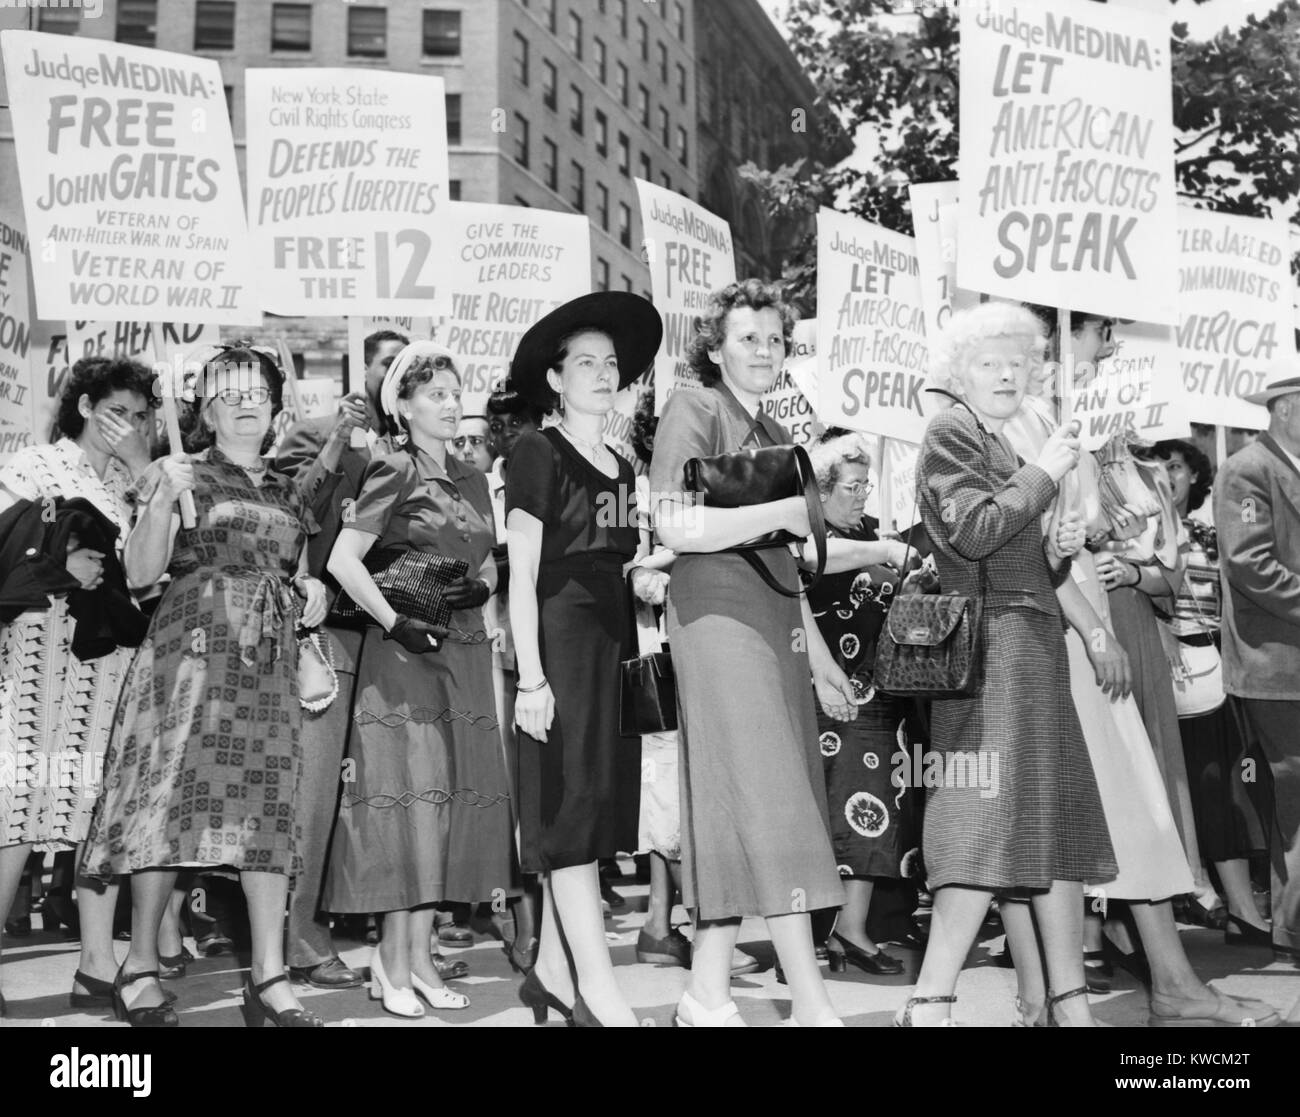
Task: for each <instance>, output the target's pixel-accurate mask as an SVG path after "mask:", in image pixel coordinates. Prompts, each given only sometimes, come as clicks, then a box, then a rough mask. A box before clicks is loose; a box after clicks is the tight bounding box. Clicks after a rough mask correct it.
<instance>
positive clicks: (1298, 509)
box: [1214, 357, 1300, 1019]
mask: <svg viewBox="0 0 1300 1117" xmlns="http://www.w3.org/2000/svg"><path fill="white" fill-rule="evenodd" d="M1286 364H1287V366H1288V367H1284V368H1282V369H1280V370H1279V375H1278V378H1277V379H1275V380H1274V381H1273V382H1272V383H1270V384H1269V385H1268V387H1267V388H1266V389H1265V390H1264V391H1262V392H1260V393H1258V394H1256V395H1253V396H1247V397H1246V398H1247V399H1248V400H1250V402H1252V403H1258V404H1263V405H1264V406H1266V407H1267V408H1268V411H1269V426H1268V430H1267V431H1265V432H1264V433H1262V434H1261V435H1260V436H1259V438H1258V439H1257V440H1256V441H1254V442H1253V443H1251V444H1250V445H1248V446H1246V447H1244V448H1243V449H1241V450H1240V451H1238V452H1237V453H1236V454H1234V455H1233V456H1232V457H1231V458H1229V459H1228V460H1227V462H1225V463H1224V464H1223V466H1222V468H1221V469H1220V470H1219V476H1218V480H1217V482H1216V483H1215V486H1214V519H1215V523H1216V525H1217V526H1218V530H1219V554H1220V566H1219V568H1220V572H1221V576H1222V580H1223V680H1224V685H1225V689H1226V690H1227V692H1228V694H1230V695H1232V699H1231V701H1232V702H1233V705H1234V709H1235V711H1236V715H1237V719H1238V723H1239V724H1240V726H1241V729H1242V735H1243V737H1244V738H1245V740H1246V744H1247V748H1248V750H1249V751H1250V752H1251V753H1252V754H1254V755H1257V756H1262V757H1264V758H1265V759H1266V760H1267V762H1268V767H1269V770H1270V772H1271V775H1272V782H1273V817H1272V819H1265V820H1264V822H1265V825H1266V827H1267V828H1268V829H1269V831H1270V843H1269V844H1270V857H1271V860H1272V866H1273V951H1274V954H1275V956H1276V957H1277V958H1279V959H1282V960H1288V961H1291V962H1294V963H1296V964H1298V965H1300V730H1297V726H1300V360H1297V359H1296V358H1294V357H1292V358H1291V359H1290V360H1289V361H1288V362H1287V363H1286ZM1298 1010H1300V1005H1297V1009H1296V1010H1293V1011H1292V1018H1293V1019H1295V1018H1296V1017H1297V1011H1298Z"/></svg>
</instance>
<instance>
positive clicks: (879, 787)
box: [808, 434, 915, 974]
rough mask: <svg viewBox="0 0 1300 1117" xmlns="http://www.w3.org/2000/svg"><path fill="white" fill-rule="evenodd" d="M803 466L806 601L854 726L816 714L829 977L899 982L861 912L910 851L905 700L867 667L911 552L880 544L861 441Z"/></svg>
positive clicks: (844, 443) (823, 452)
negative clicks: (807, 488) (829, 872)
mask: <svg viewBox="0 0 1300 1117" xmlns="http://www.w3.org/2000/svg"><path fill="white" fill-rule="evenodd" d="M809 456H810V457H811V459H812V464H813V471H814V473H815V474H816V477H817V489H818V492H819V493H820V494H821V499H822V511H823V513H824V515H825V517H826V537H827V552H828V555H827V571H828V573H827V574H826V576H825V577H823V578H822V580H821V581H820V582H818V583H817V585H816V586H814V587H812V589H810V590H809V591H808V604H809V605H810V606H811V608H812V614H813V617H814V618H815V619H816V621H817V628H818V630H819V631H820V632H821V634H822V639H823V640H825V641H826V647H827V649H828V650H829V651H830V653H831V655H832V656H833V657H834V659H835V662H836V663H837V664H839V666H840V668H841V669H842V670H843V671H844V673H845V675H847V676H848V678H849V681H850V682H851V683H852V685H853V690H854V695H855V702H856V703H857V706H858V716H857V718H856V719H855V720H853V721H848V722H842V721H835V720H833V719H831V718H829V717H827V716H826V714H825V712H824V711H821V710H819V711H818V713H817V732H818V744H819V746H820V748H821V755H822V768H823V771H824V772H825V774H826V804H827V807H828V809H829V811H830V820H831V842H832V846H833V848H834V850H835V863H836V866H837V867H838V869H839V873H840V878H841V879H842V880H843V883H844V893H845V901H844V907H843V908H841V909H840V914H839V918H838V920H837V921H836V924H835V930H834V931H833V932H832V933H831V939H832V943H831V944H830V946H829V954H830V966H831V970H832V972H835V973H842V972H843V971H844V970H845V969H846V968H847V967H848V966H849V965H853V966H856V967H857V968H858V969H860V970H862V971H863V972H864V973H869V974H899V973H902V972H903V963H902V962H900V961H899V960H898V959H897V958H895V957H893V956H892V955H891V954H889V953H888V952H886V951H884V950H882V949H880V948H879V947H878V946H876V944H875V943H874V942H872V941H871V937H870V936H869V935H868V934H867V910H868V908H869V907H870V905H871V894H872V889H873V887H874V884H875V881H876V880H877V879H884V880H897V879H898V877H899V876H900V875H901V872H900V870H901V865H902V860H903V855H904V853H906V852H907V850H908V848H909V847H910V846H911V844H912V831H913V828H914V826H915V819H914V816H913V791H912V788H911V787H910V786H908V785H907V784H906V783H903V784H902V785H901V786H897V787H896V786H895V785H894V782H893V773H894V772H895V771H897V770H898V768H897V765H896V764H895V763H894V761H895V756H896V754H898V753H899V752H900V751H901V752H902V754H903V755H904V756H906V750H905V749H904V747H903V746H902V745H900V744H899V736H898V731H899V728H900V727H901V726H902V725H903V722H904V718H905V716H906V713H907V710H906V705H905V703H904V701H903V700H902V699H900V698H897V697H895V696H893V695H891V694H886V693H885V692H884V691H881V690H877V689H876V687H875V685H874V680H873V678H872V666H873V664H874V663H875V659H876V641H877V639H878V638H879V635H880V629H881V627H882V626H883V625H884V623H885V616H886V615H887V613H888V612H889V606H890V604H891V602H892V601H893V600H894V596H895V594H896V593H897V592H898V591H899V589H900V588H901V583H902V580H903V575H904V567H905V565H906V564H907V562H908V557H909V555H908V552H909V548H908V547H907V545H906V544H904V543H901V542H899V541H897V540H893V539H879V538H878V537H877V535H876V528H877V521H876V520H875V519H874V518H872V517H870V516H868V515H867V514H866V509H865V504H866V499H867V496H868V495H869V494H870V492H871V489H872V482H871V477H870V475H871V456H870V454H869V452H868V450H867V447H866V445H865V442H864V439H863V438H862V436H860V435H856V434H839V435H834V434H832V435H831V436H823V438H822V439H821V440H820V441H819V442H818V443H817V444H816V445H815V446H813V447H811V448H810V450H809ZM911 554H912V557H915V552H914V551H913V552H912V553H911Z"/></svg>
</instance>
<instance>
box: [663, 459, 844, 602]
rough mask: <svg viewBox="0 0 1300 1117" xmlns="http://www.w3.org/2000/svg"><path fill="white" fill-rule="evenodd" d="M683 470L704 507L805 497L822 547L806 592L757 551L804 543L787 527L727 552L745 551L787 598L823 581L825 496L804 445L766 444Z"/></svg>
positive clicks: (694, 463) (689, 464) (689, 488)
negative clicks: (791, 586) (791, 585)
mask: <svg viewBox="0 0 1300 1117" xmlns="http://www.w3.org/2000/svg"><path fill="white" fill-rule="evenodd" d="M683 473H684V476H683V481H684V485H683V487H684V488H685V490H686V492H688V493H698V494H699V496H700V497H701V498H702V500H703V502H704V504H705V506H706V507H710V508H747V507H749V506H751V505H754V504H767V503H769V502H770V501H773V500H785V499H786V498H787V497H792V496H802V497H803V498H804V502H805V503H806V504H807V507H808V525H809V527H811V529H812V537H813V543H814V544H815V546H816V548H817V569H816V571H815V573H814V574H813V576H812V577H811V578H810V579H809V580H808V581H807V583H806V584H805V585H804V588H803V589H802V590H800V589H795V590H793V591H791V590H788V589H786V588H785V587H784V586H783V585H781V583H780V582H778V581H777V580H776V579H775V578H773V577H772V573H771V571H769V570H768V568H767V566H766V565H765V564H764V563H763V561H762V560H761V559H759V558H758V557H757V556H756V555H755V554H754V552H755V551H761V550H767V549H768V548H774V547H785V546H788V545H789V544H791V543H802V542H803V540H802V539H800V538H799V536H797V535H793V534H791V533H790V532H788V531H773V532H769V533H768V534H766V535H761V536H759V537H758V538H756V539H750V540H748V541H746V542H744V543H738V544H736V545H735V546H734V547H728V548H727V550H728V551H734V552H736V553H737V554H739V555H741V556H742V557H743V558H744V559H745V561H746V562H748V563H749V565H750V566H752V567H753V568H754V570H755V571H756V572H757V574H758V576H759V577H760V578H762V579H763V581H764V582H766V583H767V584H768V585H769V586H771V587H772V589H774V590H776V592H777V593H779V594H781V595H782V596H784V597H798V596H799V595H800V593H803V592H806V591H807V590H808V589H810V588H811V587H812V586H815V585H816V584H817V582H818V581H820V579H821V576H822V571H824V570H825V569H826V520H825V518H824V516H823V515H822V501H821V494H820V493H819V492H818V491H817V479H816V477H815V476H814V474H813V468H812V462H811V461H810V460H809V458H808V452H807V451H806V450H805V449H804V448H803V447H802V446H763V447H760V448H758V449H754V450H738V451H737V452H736V453H734V454H718V455H716V456H715V457H711V458H691V459H690V461H688V462H687V463H686V467H685V469H684V471H683Z"/></svg>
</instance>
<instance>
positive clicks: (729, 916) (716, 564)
mask: <svg viewBox="0 0 1300 1117" xmlns="http://www.w3.org/2000/svg"><path fill="white" fill-rule="evenodd" d="M793 325H794V314H793V312H792V310H791V309H790V308H789V306H787V304H786V303H784V302H783V301H782V299H781V296H780V293H779V291H778V290H777V288H775V287H771V286H768V285H767V284H764V283H762V282H760V281H759V280H756V279H750V280H745V281H744V282H740V283H733V284H731V285H729V286H727V287H724V288H723V289H722V290H720V291H717V292H715V293H714V294H713V296H712V298H711V299H710V300H709V304H708V306H707V308H706V309H705V312H704V315H703V318H702V320H701V323H700V327H699V332H698V333H697V334H696V336H695V338H694V340H693V341H692V343H691V349H690V367H691V371H692V372H693V373H694V374H695V375H696V376H697V377H698V378H699V381H700V387H699V388H698V389H696V388H693V387H682V388H679V389H678V390H677V391H675V392H674V393H673V394H672V396H670V397H669V400H668V403H667V405H666V406H665V407H664V410H663V415H662V416H661V417H660V421H659V428H658V430H657V431H656V434H655V449H654V459H653V461H652V463H651V467H650V490H651V494H652V500H653V501H654V507H653V509H652V515H653V517H654V522H655V527H656V530H657V531H658V533H659V537H660V539H661V541H662V542H663V544H664V545H665V546H666V547H669V548H670V549H671V550H673V551H675V552H676V554H677V558H676V560H675V562H674V564H673V573H672V581H671V583H670V586H669V590H668V639H669V643H670V644H671V646H672V649H673V662H674V665H675V669H676V673H677V686H678V707H679V715H680V716H679V734H680V741H681V764H682V776H681V786H682V799H681V811H682V886H683V887H682V891H683V894H684V898H685V902H686V906H687V907H689V908H693V909H694V910H695V918H696V928H697V930H696V933H695V941H694V944H693V949H692V959H691V980H690V984H689V986H688V987H687V989H686V992H685V993H684V994H683V995H682V998H681V1001H680V1002H679V1004H678V1006H677V1022H678V1024H679V1025H682V1026H687V1027H743V1026H744V1021H743V1020H742V1019H741V1017H740V1013H739V1011H738V1010H737V1008H736V1005H735V1002H734V1001H732V999H731V992H730V974H731V968H732V951H733V949H734V948H735V945H736V939H737V936H738V934H739V931H740V921H741V919H742V918H744V917H745V916H755V915H758V916H763V917H765V918H766V920H767V926H768V932H769V934H770V935H771V937H772V941H773V943H774V944H775V946H776V951H777V955H778V958H779V960H780V963H781V966H782V968H783V969H784V971H785V976H786V979H787V982H788V984H789V987H790V993H791V999H792V1020H793V1021H794V1022H795V1023H797V1024H800V1025H805V1026H820V1025H827V1026H835V1025H839V1024H840V1021H839V1019H838V1017H837V1016H836V1015H835V1010H834V1009H833V1008H832V1007H831V1003H830V999H829V997H828V996H827V993H826V986H825V983H824V982H823V981H822V977H821V973H820V971H819V970H818V967H817V955H816V952H815V949H814V946H813V939H812V928H811V920H810V913H811V912H813V911H816V910H818V909H821V908H832V907H838V906H840V905H841V904H842V903H843V902H844V889H843V887H842V885H841V884H840V878H839V874H838V872H837V871H836V867H835V856H834V853H833V852H832V848H831V835H830V828H829V823H828V819H827V814H826V782H825V779H824V777H823V774H822V761H821V755H820V753H819V752H818V748H817V713H816V709H815V707H814V700H813V693H812V691H811V690H810V688H809V686H808V677H809V674H810V673H811V675H812V677H813V680H814V682H815V684H816V694H817V698H818V699H819V700H820V701H821V704H822V707H823V709H824V710H825V711H826V712H827V714H829V715H830V716H831V717H834V718H836V719H838V720H841V721H847V720H851V719H852V717H853V715H854V713H855V710H856V707H855V706H854V704H853V689H852V687H851V685H850V683H849V680H848V678H847V677H846V676H845V674H844V672H843V671H842V670H841V669H840V668H839V667H838V666H837V665H836V664H835V661H834V659H833V658H832V657H831V654H830V652H829V651H828V650H827V648H826V643H825V641H824V640H823V639H822V637H821V634H820V633H819V631H818V629H817V624H816V622H815V620H814V619H813V616H812V612H811V610H810V609H809V606H808V603H807V600H806V599H805V598H803V597H800V598H799V599H798V600H795V599H794V598H789V597H782V596H781V595H779V594H777V593H776V592H775V591H774V590H772V589H771V588H770V587H769V586H767V585H766V584H765V583H764V582H763V580H762V579H761V578H760V577H759V575H758V574H757V573H756V572H755V571H754V570H753V569H752V568H751V567H750V566H749V565H748V564H747V563H746V562H745V560H744V558H743V557H742V556H741V555H740V554H738V553H736V552H735V551H734V550H732V548H734V547H736V546H737V545H738V544H741V543H744V542H746V541H747V540H750V539H754V538H756V537H758V536H762V535H766V534H767V533H769V532H772V531H790V532H792V533H793V534H795V535H796V536H799V537H800V538H804V537H806V536H807V535H808V533H809V530H810V528H809V523H808V512H807V508H806V506H805V504H804V500H803V497H794V498H790V499H787V500H779V501H772V502H769V503H766V504H758V505H751V506H749V507H742V508H711V507H705V506H699V505H697V504H696V503H695V502H694V501H693V500H691V499H690V498H689V497H688V496H687V495H686V494H685V493H684V492H683V489H684V479H683V469H684V467H685V465H686V463H687V461H689V460H690V459H691V458H699V457H711V456H714V455H718V454H729V453H735V452H736V451H739V450H745V449H749V448H752V447H766V446H780V445H785V444H788V443H789V442H790V436H789V434H788V433H787V432H786V431H785V430H784V429H783V428H782V427H781V426H780V425H778V424H777V423H776V422H775V421H774V420H773V419H772V418H771V417H770V416H769V415H767V414H766V413H765V412H764V411H763V410H762V407H761V400H762V397H763V394H764V393H765V392H766V391H768V389H769V388H771V386H772V382H773V380H774V379H775V378H776V376H777V374H778V373H779V372H780V369H781V362H782V360H783V359H784V357H785V352H786V346H787V344H788V343H789V339H790V332H791V329H792V328H793ZM757 553H758V555H759V561H760V562H764V563H765V564H766V565H767V568H768V570H769V571H770V573H771V574H772V576H773V577H775V578H776V579H777V580H778V581H779V582H781V583H782V584H783V585H786V586H790V587H793V586H795V585H796V584H797V577H798V575H797V571H796V562H795V557H794V555H793V554H792V553H791V552H790V551H788V550H786V549H785V548H778V549H773V550H765V551H761V552H757ZM805 649H806V650H805Z"/></svg>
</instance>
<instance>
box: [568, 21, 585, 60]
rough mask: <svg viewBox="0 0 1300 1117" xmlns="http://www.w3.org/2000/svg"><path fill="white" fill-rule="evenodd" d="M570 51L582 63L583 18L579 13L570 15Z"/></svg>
mask: <svg viewBox="0 0 1300 1117" xmlns="http://www.w3.org/2000/svg"><path fill="white" fill-rule="evenodd" d="M569 51H570V53H572V55H573V57H574V58H576V59H577V60H578V61H579V62H581V61H582V16H580V15H578V13H577V12H570V13H569Z"/></svg>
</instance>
